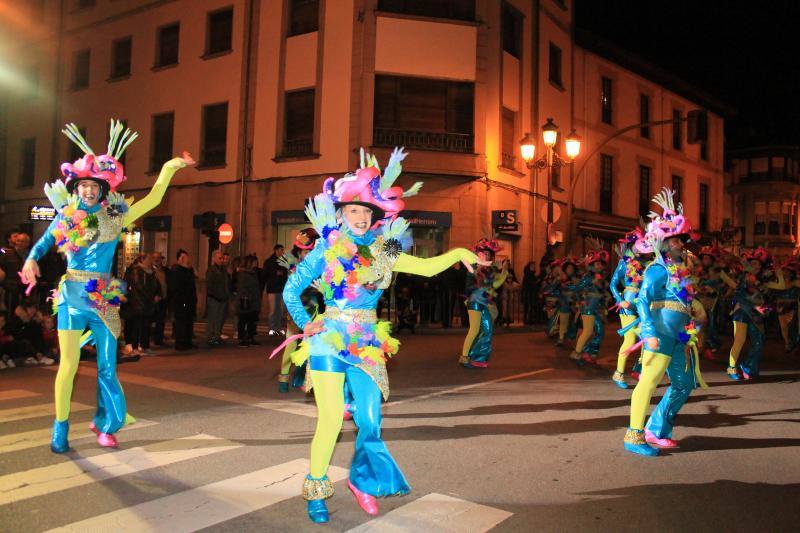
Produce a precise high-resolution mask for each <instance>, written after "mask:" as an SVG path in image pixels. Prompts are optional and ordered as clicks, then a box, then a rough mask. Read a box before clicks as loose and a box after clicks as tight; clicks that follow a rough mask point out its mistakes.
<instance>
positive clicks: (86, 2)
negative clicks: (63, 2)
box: [73, 0, 96, 11]
mask: <svg viewBox="0 0 800 533" xmlns="http://www.w3.org/2000/svg"><path fill="white" fill-rule="evenodd" d="M95 2H96V0H75V4H74V5H75V7H74V9H73V10H74V11H79V10H81V9H89V8H90V7H94V4H95Z"/></svg>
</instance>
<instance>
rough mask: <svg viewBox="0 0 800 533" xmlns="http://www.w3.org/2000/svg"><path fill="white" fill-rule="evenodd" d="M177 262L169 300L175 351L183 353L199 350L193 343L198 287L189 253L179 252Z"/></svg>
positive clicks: (168, 296)
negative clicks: (194, 349)
mask: <svg viewBox="0 0 800 533" xmlns="http://www.w3.org/2000/svg"><path fill="white" fill-rule="evenodd" d="M177 260H178V262H177V263H176V264H175V265H173V266H172V269H171V270H170V274H169V278H168V280H167V289H168V292H167V300H168V302H169V305H170V307H171V308H172V316H173V317H174V322H173V326H172V336H173V337H174V338H175V349H176V350H181V351H182V350H191V349H192V348H197V346H195V345H194V344H193V343H192V331H193V329H194V320H195V318H196V317H197V286H196V284H195V274H194V268H192V259H191V257H189V252H187V251H186V250H178V254H177Z"/></svg>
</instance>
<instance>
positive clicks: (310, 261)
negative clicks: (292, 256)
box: [283, 239, 325, 331]
mask: <svg viewBox="0 0 800 533" xmlns="http://www.w3.org/2000/svg"><path fill="white" fill-rule="evenodd" d="M324 254H325V245H324V244H323V243H322V242H321V239H320V241H318V242H317V244H316V246H315V247H314V249H313V250H311V251H310V252H309V253H308V255H307V256H306V258H305V259H303V260H302V261H300V262H299V263H298V264H297V267H296V268H295V270H294V272H292V273H291V274H290V275H289V279H287V280H286V285H285V286H284V287H283V302H284V303H285V304H286V309H287V310H288V311H289V314H290V315H291V316H292V320H294V323H295V324H296V325H297V328H298V329H300V330H301V331H302V330H304V329H305V327H306V324H308V323H309V322H310V321H311V317H310V316H308V311H306V308H305V307H304V306H303V302H302V300H301V299H300V295H301V294H302V293H303V291H304V290H305V289H306V288H307V287H308V286H309V285H311V284H312V283H313V282H314V280H315V279H317V278H319V277H320V276H321V275H322V271H323V270H324V268H325V255H324Z"/></svg>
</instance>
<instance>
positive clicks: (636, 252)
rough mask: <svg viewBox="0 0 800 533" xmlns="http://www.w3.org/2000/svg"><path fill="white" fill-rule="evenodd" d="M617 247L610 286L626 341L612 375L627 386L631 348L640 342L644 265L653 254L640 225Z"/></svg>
mask: <svg viewBox="0 0 800 533" xmlns="http://www.w3.org/2000/svg"><path fill="white" fill-rule="evenodd" d="M617 251H618V253H619V256H620V259H619V262H618V263H617V267H616V268H615V269H614V274H613V275H612V276H611V283H610V286H609V289H610V290H611V294H612V296H613V297H614V300H616V302H617V303H616V307H617V309H618V310H619V319H620V323H621V325H622V328H621V329H620V330H619V331H618V333H619V334H620V335H622V345H621V346H620V347H619V351H618V352H617V369H616V370H615V371H614V375H613V376H612V377H611V379H612V381H613V382H614V384H615V385H617V386H618V387H619V388H621V389H627V388H628V384H627V383H626V382H625V363H626V362H627V359H628V351H629V350H630V349H631V347H632V346H633V345H634V344H636V338H637V332H638V328H637V326H638V325H639V315H638V314H637V312H636V298H637V297H638V296H639V288H640V287H641V285H642V279H643V278H644V269H645V267H646V266H647V264H648V263H649V261H650V259H651V258H652V250H651V249H649V248H648V247H647V245H646V244H645V242H644V231H643V230H642V228H639V227H637V228H635V229H634V230H633V231H630V232H628V233H627V234H626V235H625V237H624V238H623V239H620V241H619V244H618V248H617ZM637 364H638V363H637Z"/></svg>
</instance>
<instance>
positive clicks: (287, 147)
mask: <svg viewBox="0 0 800 533" xmlns="http://www.w3.org/2000/svg"><path fill="white" fill-rule="evenodd" d="M312 153H314V141H313V140H311V139H295V140H288V139H287V140H284V141H283V150H282V151H281V156H283V157H297V156H303V155H311V154H312Z"/></svg>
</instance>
